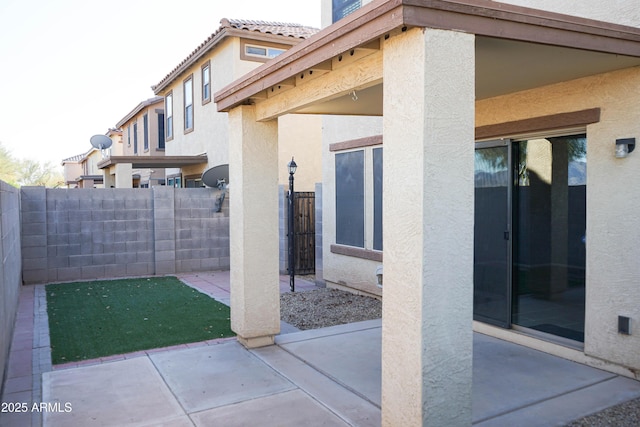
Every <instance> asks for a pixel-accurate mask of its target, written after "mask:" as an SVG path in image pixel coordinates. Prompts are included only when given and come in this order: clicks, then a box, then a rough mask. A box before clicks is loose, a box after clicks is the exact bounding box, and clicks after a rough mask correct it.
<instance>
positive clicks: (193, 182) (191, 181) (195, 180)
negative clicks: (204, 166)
mask: <svg viewBox="0 0 640 427" xmlns="http://www.w3.org/2000/svg"><path fill="white" fill-rule="evenodd" d="M184 183H185V187H186V188H200V187H204V185H203V184H202V177H200V176H187V177H185V179H184Z"/></svg>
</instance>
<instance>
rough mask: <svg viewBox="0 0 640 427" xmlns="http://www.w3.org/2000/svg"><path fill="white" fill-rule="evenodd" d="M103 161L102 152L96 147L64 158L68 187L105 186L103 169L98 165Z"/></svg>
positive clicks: (63, 163)
mask: <svg viewBox="0 0 640 427" xmlns="http://www.w3.org/2000/svg"><path fill="white" fill-rule="evenodd" d="M114 138H115V139H117V138H116V137H115V136H114ZM101 161H102V153H101V152H100V150H98V149H96V148H91V149H90V150H89V151H87V152H86V153H82V154H78V155H75V156H72V157H69V158H66V159H64V160H62V168H63V169H62V174H63V176H64V183H65V185H66V186H67V188H104V181H103V175H102V171H101V170H100V168H99V167H98V163H99V162H101Z"/></svg>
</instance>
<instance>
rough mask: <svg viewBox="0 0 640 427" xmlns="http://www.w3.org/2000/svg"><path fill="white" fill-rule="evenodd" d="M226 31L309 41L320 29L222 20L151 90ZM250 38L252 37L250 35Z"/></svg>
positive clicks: (194, 58)
mask: <svg viewBox="0 0 640 427" xmlns="http://www.w3.org/2000/svg"><path fill="white" fill-rule="evenodd" d="M226 30H242V31H247V32H257V33H262V34H272V35H275V36H281V37H287V38H293V39H307V38H309V37H311V36H312V35H314V34H316V33H317V32H319V31H320V30H319V29H318V28H313V27H307V26H305V25H301V24H292V23H283V22H269V21H254V20H250V19H227V18H222V19H221V20H220V27H219V28H218V29H217V30H216V31H215V32H214V33H213V34H211V35H210V36H209V37H208V38H207V39H206V40H205V41H203V42H202V43H200V45H199V46H198V47H197V48H195V49H194V50H193V51H192V52H191V53H190V54H189V55H188V56H187V57H186V58H185V59H183V60H182V62H180V63H179V64H178V65H177V66H176V67H175V68H174V69H173V70H171V72H170V73H169V74H167V75H166V76H165V77H164V78H163V79H162V80H161V81H160V82H159V83H158V84H157V85H154V86H151V89H152V90H154V92H155V91H156V90H159V89H161V88H162V87H164V86H165V85H166V84H167V83H169V82H170V81H172V80H173V79H174V78H175V77H176V76H177V75H179V74H180V72H182V71H183V70H184V69H185V68H186V67H187V66H188V64H190V63H191V62H192V61H194V60H197V58H198V57H200V56H201V55H203V54H204V53H205V52H206V51H208V50H209V49H210V48H211V47H213V46H215V44H217V42H216V41H215V39H217V38H219V37H220V36H221V34H222V33H223V32H225V31H226ZM248 36H249V37H250V35H248ZM156 93H157V92H156Z"/></svg>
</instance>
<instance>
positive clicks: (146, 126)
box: [142, 114, 149, 151]
mask: <svg viewBox="0 0 640 427" xmlns="http://www.w3.org/2000/svg"><path fill="white" fill-rule="evenodd" d="M142 123H143V129H144V137H143V140H144V151H149V116H148V115H147V114H145V115H144V116H142Z"/></svg>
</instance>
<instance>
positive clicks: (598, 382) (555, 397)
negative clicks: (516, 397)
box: [474, 375, 619, 424]
mask: <svg viewBox="0 0 640 427" xmlns="http://www.w3.org/2000/svg"><path fill="white" fill-rule="evenodd" d="M616 378H619V375H612V376H611V377H609V378H605V379H603V380H600V381H596V382H593V383H591V384H586V385H584V386H582V387H578V388H575V389H572V390H569V391H566V392H563V393H557V394H554V395H552V396H549V397H545V398H544V399H539V400H536V401H535V402H531V403H528V404H526V405H522V406H518V407H516V408H512V409H510V410H508V411H504V412H501V413H499V414H494V415H492V416H490V417H486V418H482V419H479V420H475V421H474V424H480V423H483V422H486V421H490V420H493V419H496V418H500V417H502V416H504V415H507V414H511V413H514V412H517V411H520V410H522V409H525V408H531V407H533V406H536V405H540V404H541V403H544V402H549V401H552V400H553V399H557V398H558V397H561V396H568V395H570V394H572V393H575V392H578V391H581V390H585V389H588V388H590V387H593V386H596V385H599V384H604V383H606V382H608V381H613V380H615V379H616Z"/></svg>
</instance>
